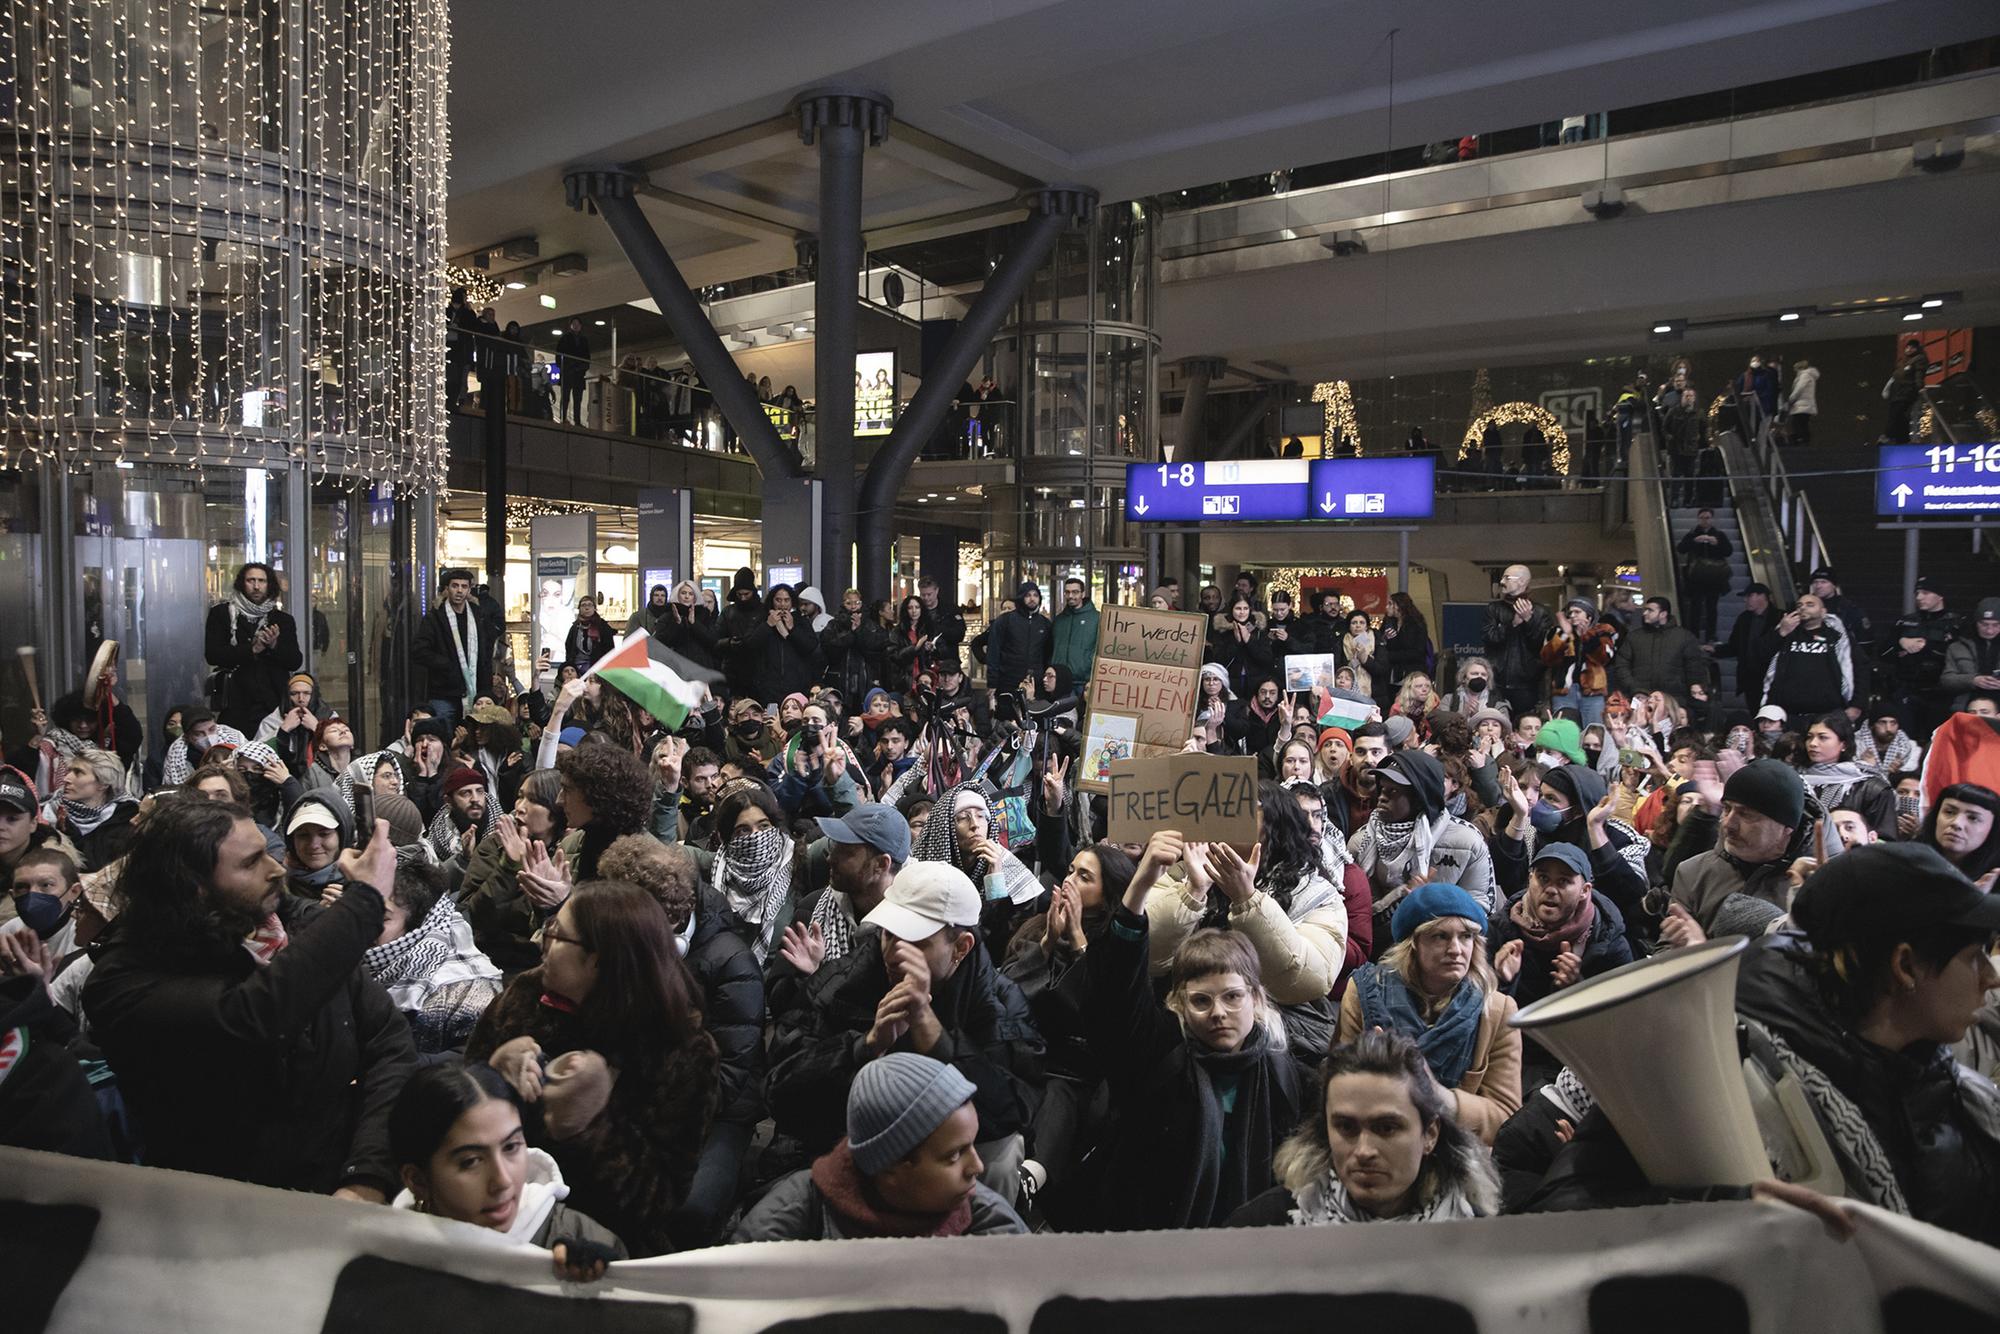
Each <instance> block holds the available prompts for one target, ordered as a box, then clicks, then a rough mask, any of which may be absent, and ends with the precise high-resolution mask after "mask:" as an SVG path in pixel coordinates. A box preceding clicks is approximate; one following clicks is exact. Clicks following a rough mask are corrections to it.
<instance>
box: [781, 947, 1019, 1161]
mask: <svg viewBox="0 0 2000 1334" xmlns="http://www.w3.org/2000/svg"><path fill="white" fill-rule="evenodd" d="M800 992H801V995H800V998H799V1003H798V1005H797V1006H796V1008H794V1009H792V1010H791V1011H789V1012H788V1013H787V1014H785V1015H783V1016H780V1017H778V1018H777V1019H776V1020H775V1022H774V1024H773V1032H772V1035H771V1079H770V1085H769V1098H770V1106H771V1115H772V1116H773V1117H774V1118H775V1119H776V1121H777V1124H778V1129H779V1130H780V1131H782V1132H784V1133H786V1134H790V1135H795V1136H797V1137H798V1139H799V1140H800V1141H801V1142H803V1143H804V1144H805V1146H806V1148H807V1150H808V1151H809V1152H812V1153H815V1154H817V1153H821V1152H824V1151H825V1150H827V1149H829V1148H832V1147H833V1145H834V1144H835V1143H837V1142H838V1141H839V1140H840V1137H841V1136H842V1135H843V1134H845V1133H846V1128H847V1089H848V1085H849V1084H851V1083H852V1082H853V1080H854V1075H855V1072H856V1071H857V1070H859V1069H860V1068H861V1067H862V1066H863V1065H865V1064H867V1063H868V1061H869V1060H870V1059H871V1058H872V1053H871V1052H870V1051H869V1050H868V1045H867V1039H868V1030H869V1029H870V1028H872V1027H874V1024H875V1010H876V1007H877V1006H878V1005H880V1004H881V1001H882V998H883V997H884V996H886V995H888V994H889V973H888V969H887V968H886V966H885V965H884V964H883V962H882V942H881V938H880V933H879V929H878V928H876V927H872V926H871V927H864V928H863V929H862V930H860V931H859V932H857V933H856V934H855V938H854V944H853V947H852V948H851V949H850V950H849V951H848V952H847V954H845V955H844V956H842V957H841V958H840V959H838V960H837V961H834V962H832V963H828V964H824V965H822V966H821V967H820V969H819V971H818V972H816V973H814V974H813V975H812V976H811V977H810V978H808V979H806V981H805V983H804V985H803V986H802V987H801V988H800ZM931 1010H932V1012H933V1013H935V1014H936V1015H937V1019H938V1023H939V1025H940V1026H941V1027H942V1028H943V1030H944V1032H943V1035H942V1036H941V1037H940V1038H939V1039H938V1042H937V1045H936V1046H934V1047H932V1048H931V1050H930V1051H928V1052H926V1053H924V1054H925V1055H927V1056H930V1057H932V1058H934V1059H936V1060H939V1061H943V1062H944V1063H945V1064H947V1065H954V1066H957V1067H958V1071H959V1073H960V1074H962V1075H964V1076H965V1077H966V1078H967V1079H968V1080H970V1081H971V1082H972V1084H973V1085H974V1086H975V1087H976V1088H977V1089H978V1090H979V1092H978V1093H977V1095H975V1096H974V1098H973V1104H974V1106H975V1107H976V1108H977V1110H978V1112H979V1138H980V1140H981V1141H986V1140H994V1139H1000V1138H1002V1137H1004V1136H1007V1135H1011V1134H1014V1133H1015V1132H1017V1131H1020V1130H1024V1129H1026V1128H1027V1126H1028V1125H1029V1124H1030V1123H1031V1122H1032V1121H1033V1119H1034V1114H1035V1108H1036V1106H1037V1105H1038V1104H1039V1103H1040V1101H1041V1088H1042V1082H1043V1079H1044V1075H1043V1070H1042V1054H1043V1050H1044V1048H1043V1043H1042V1036H1041V1034H1040V1033H1039V1032H1038V1031H1036V1028H1035V1021H1034V1018H1033V1016H1032V1014H1031V1013H1030V1012H1029V1009H1028V1001H1027V998H1026V997H1024V996H1023V995H1022V994H1021V989H1020V988H1019V987H1017V986H1015V985H1014V984H1013V983H1012V982H1010V981H1008V980H1007V979H1006V978H1004V977H1002V976H1001V975H1000V973H999V972H998V971H997V970H996V969H995V968H994V966H993V963H992V961H991V959H990V958H989V956H988V954H987V952H986V950H985V948H984V947H983V946H977V945H975V946H974V948H973V949H972V951H971V952H970V953H968V954H967V955H966V956H965V960H964V962H962V963H960V964H959V965H958V967H957V969H955V970H954V971H953V972H952V975H951V976H950V977H949V978H946V979H944V980H943V981H938V980H936V979H933V980H932V982H931ZM908 1043H909V1039H908V1038H907V1037H905V1038H904V1039H903V1040H902V1041H901V1042H899V1043H898V1044H897V1048H896V1049H897V1050H914V1048H910V1047H909V1045H908Z"/></svg>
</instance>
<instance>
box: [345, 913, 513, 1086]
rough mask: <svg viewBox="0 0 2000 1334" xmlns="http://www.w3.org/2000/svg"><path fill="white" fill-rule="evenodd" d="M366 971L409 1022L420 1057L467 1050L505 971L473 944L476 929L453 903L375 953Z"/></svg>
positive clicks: (365, 962)
mask: <svg viewBox="0 0 2000 1334" xmlns="http://www.w3.org/2000/svg"><path fill="white" fill-rule="evenodd" d="M361 966H362V968H363V969H365V970H366V971H367V973H368V976H370V977H372V978H374V979H375V980H376V981H377V982H380V983H381V984H382V986H383V988H384V989H386V990H387V991H388V993H389V997H390V999H391V1000H393V1001H395V1002H396V1008H397V1009H399V1010H401V1011H402V1012H403V1014H404V1016H405V1017H406V1018H408V1019H409V1021H410V1033H411V1036H412V1037H413V1038H415V1040H416V1044H417V1050H418V1051H423V1052H438V1051H449V1050H451V1049H452V1048H454V1047H456V1046H458V1045H460V1044H462V1043H463V1042H464V1040H465V1039H466V1038H467V1037H469V1036H470V1035H471V1033H472V1026H473V1025H474V1024H475V1023H477V1022H478V1020H479V1016H480V1014H481V1013H483V1012H484V1011H485V1009H486V1007H487V1006H488V1005H490V1004H492V1002H493V1000H494V998H495V997H497V996H498V995H499V994H500V970H499V969H498V968H496V967H494V966H493V961H492V960H490V959H488V958H487V957H486V956H485V955H484V954H482V953H481V952H480V950H479V947H478V946H477V945H475V944H474V943H473V940H472V926H471V924H470V923H468V922H467V921H466V920H465V918H464V917H462V916H460V915H459V911H458V908H457V907H456V905H454V904H453V903H452V901H451V900H450V899H449V898H441V899H439V900H438V901H437V902H436V903H435V904H433V905H432V906H431V910H430V912H429V913H427V914H425V916H424V920H423V921H422V922H420V923H418V924H417V925H415V926H413V927H410V928H409V929H408V930H406V931H405V932H404V933H403V934H402V935H400V936H398V937H396V938H395V939H394V940H392V941H390V942H389V943H388V944H386V945H375V946H372V947H371V948H369V949H368V950H367V951H366V952H365V953H363V954H362V956H361Z"/></svg>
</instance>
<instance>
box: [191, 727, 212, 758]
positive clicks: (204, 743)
mask: <svg viewBox="0 0 2000 1334" xmlns="http://www.w3.org/2000/svg"><path fill="white" fill-rule="evenodd" d="M214 740H215V733H213V732H210V733H209V734H208V735H207V736H191V737H189V738H188V739H187V742H188V749H189V750H192V751H193V752H194V753H195V754H197V755H199V754H201V753H202V752H203V751H205V750H207V749H208V747H209V743H211V742H213V741H214Z"/></svg>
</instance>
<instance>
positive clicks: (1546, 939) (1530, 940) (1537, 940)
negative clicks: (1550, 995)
mask: <svg viewBox="0 0 2000 1334" xmlns="http://www.w3.org/2000/svg"><path fill="white" fill-rule="evenodd" d="M1507 916H1508V917H1509V918H1511V919H1512V920H1513V923H1514V925H1515V926H1517V927H1519V928H1520V929H1521V938H1522V940H1523V941H1525V942H1526V943H1527V946H1528V948H1529V949H1531V950H1533V951H1534V952H1535V953H1537V954H1546V955H1548V956H1549V957H1550V958H1554V957H1555V956H1556V955H1558V954H1561V953H1562V947H1563V946H1564V945H1568V946H1569V947H1570V948H1571V949H1572V950H1574V951H1575V952H1576V955H1577V957H1578V958H1581V957H1582V956H1583V943H1584V941H1586V940H1588V939H1589V938H1590V928H1591V927H1592V926H1593V925H1594V924H1595V923H1596V921H1597V901H1596V900H1595V899H1593V898H1592V897H1591V896H1590V895H1588V894H1585V895H1584V896H1583V902H1582V903H1581V904H1579V905H1578V906H1577V910H1576V911H1575V912H1573V913H1571V914H1570V915H1569V920H1568V921H1565V922H1558V923H1556V925H1554V926H1552V927H1544V926H1543V925H1542V924H1541V922H1540V921H1539V920H1538V919H1537V918H1536V917H1535V915H1534V914H1533V913H1531V912H1529V911H1528V896H1527V895H1526V894H1523V895H1522V896H1521V897H1520V898H1518V899H1516V900H1514V906H1513V907H1512V908H1509V909H1508V910H1507Z"/></svg>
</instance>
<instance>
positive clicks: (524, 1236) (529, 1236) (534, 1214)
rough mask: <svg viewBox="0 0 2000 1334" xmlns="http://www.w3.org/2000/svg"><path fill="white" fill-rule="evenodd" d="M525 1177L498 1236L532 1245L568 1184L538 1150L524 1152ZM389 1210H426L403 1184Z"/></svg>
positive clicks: (560, 1171)
mask: <svg viewBox="0 0 2000 1334" xmlns="http://www.w3.org/2000/svg"><path fill="white" fill-rule="evenodd" d="M525 1156H526V1159H527V1172H528V1176H527V1180H525V1181H523V1182H522V1183H521V1201H520V1203H519V1204H517V1205H516V1206H515V1207H514V1221H513V1222H511V1223H509V1224H508V1225H507V1230H506V1231H505V1232H504V1233H502V1234H501V1235H502V1236H504V1237H506V1238H507V1240H509V1241H512V1242H526V1243H528V1244H529V1245H533V1244H534V1240H535V1234H536V1233H537V1232H540V1231H541V1230H542V1224H544V1223H546V1222H548V1221H549V1215H550V1214H552V1213H554V1212H555V1207H556V1206H557V1205H558V1204H560V1203H562V1202H563V1201H564V1200H566V1199H568V1198H569V1185H568V1183H566V1182H565V1181H564V1180H563V1175H562V1169H561V1168H560V1167H558V1166H556V1160H555V1159H553V1158H551V1157H550V1156H549V1155H548V1154H546V1153H544V1152H543V1151H542V1150H540V1149H529V1150H528V1151H527V1153H526V1155H525ZM389 1206H390V1208H392V1209H408V1210H409V1211H410V1212H412V1213H428V1212H430V1211H429V1210H428V1209H422V1208H419V1207H418V1206H417V1197H416V1196H415V1195H413V1194H411V1192H410V1190H409V1188H408V1187H405V1188H404V1189H403V1190H402V1192H401V1193H399V1194H398V1195H397V1196H396V1198H395V1199H393V1200H391V1201H390V1202H389Z"/></svg>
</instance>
